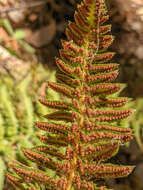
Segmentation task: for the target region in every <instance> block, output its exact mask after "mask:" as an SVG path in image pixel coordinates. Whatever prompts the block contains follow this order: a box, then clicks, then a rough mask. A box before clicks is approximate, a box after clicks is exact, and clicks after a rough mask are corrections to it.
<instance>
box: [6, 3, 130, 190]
mask: <svg viewBox="0 0 143 190" xmlns="http://www.w3.org/2000/svg"><path fill="white" fill-rule="evenodd" d="M77 9H78V11H76V12H75V15H74V18H75V23H74V22H69V24H68V27H67V29H66V35H67V38H68V40H67V41H62V46H63V49H61V50H60V56H61V58H57V59H56V63H57V66H58V67H59V70H60V71H59V72H58V73H57V75H56V78H57V83H52V82H48V86H49V87H50V88H51V89H53V90H55V91H56V92H58V93H59V94H61V95H62V96H61V100H60V101H56V100H55V101H50V100H47V99H44V100H43V99H42V100H41V103H42V104H43V105H45V106H47V107H49V108H51V109H53V110H54V111H53V112H52V113H50V114H47V115H45V116H44V117H45V118H47V119H48V121H47V122H36V126H37V128H39V129H41V130H42V131H46V133H45V134H43V135H38V137H39V139H40V141H41V142H42V143H43V144H42V145H40V146H35V147H34V148H32V149H24V150H23V153H24V155H25V156H26V157H27V158H28V159H30V160H31V161H33V162H34V163H36V164H37V165H38V166H39V169H38V170H36V169H35V168H29V167H27V166H25V165H22V164H20V163H17V162H14V163H10V167H11V168H12V169H13V171H14V172H15V174H13V175H12V174H10V173H7V177H8V179H9V181H10V182H11V183H12V184H13V185H14V186H15V187H16V188H18V189H28V190H35V189H44V188H45V189H48V190H78V189H81V190H106V189H107V188H106V187H105V186H98V184H95V183H94V182H93V181H94V179H98V178H99V179H105V178H119V177H124V176H127V175H128V174H130V173H131V171H132V170H133V166H123V165H116V164H112V163H110V161H109V162H107V160H108V159H109V158H111V157H112V156H114V155H115V154H117V152H118V148H119V146H120V144H124V143H126V142H128V141H130V140H131V139H132V131H131V129H129V128H125V127H124V126H123V125H122V123H123V121H124V120H126V118H127V117H128V116H129V115H130V114H131V113H132V110H131V109H127V108H125V107H124V106H125V104H126V102H127V101H128V98H125V97H119V93H120V91H121V90H122V89H123V88H124V85H123V84H119V83H111V82H112V81H113V80H114V79H115V78H116V77H117V75H118V64H116V63H112V62H110V60H111V59H112V58H113V56H114V53H113V52H109V51H107V49H108V47H109V46H110V45H111V43H112V42H113V36H112V35H111V34H110V30H111V25H109V24H106V22H107V21H108V14H107V10H106V6H105V2H104V0H84V1H83V2H82V3H81V4H80V5H78V7H77ZM64 97H65V98H64Z"/></svg>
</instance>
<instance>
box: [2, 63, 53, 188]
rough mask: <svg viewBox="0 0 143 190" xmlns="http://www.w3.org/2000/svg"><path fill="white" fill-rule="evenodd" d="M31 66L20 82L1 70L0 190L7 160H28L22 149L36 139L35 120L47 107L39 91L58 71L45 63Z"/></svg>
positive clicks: (49, 93)
mask: <svg viewBox="0 0 143 190" xmlns="http://www.w3.org/2000/svg"><path fill="white" fill-rule="evenodd" d="M32 70H33V69H31V70H30V72H29V74H28V75H27V76H26V77H25V78H24V79H23V80H22V81H21V82H20V83H17V84H16V82H17V81H14V80H13V78H11V77H10V76H9V75H8V74H6V73H5V74H2V73H1V79H0V165H1V167H0V190H2V189H3V187H4V170H5V169H6V167H7V163H8V161H10V160H13V159H17V160H21V161H22V160H24V162H26V159H24V156H23V153H22V152H21V150H20V149H21V147H25V148H30V147H32V145H33V144H35V143H36V142H37V138H34V135H33V133H36V130H35V128H34V127H33V126H34V120H37V121H38V120H40V114H41V113H43V112H44V113H45V114H46V113H47V111H48V110H47V108H46V107H44V106H42V105H41V104H40V103H39V102H37V100H36V99H37V92H38V91H39V89H40V86H41V84H42V83H43V80H45V79H46V78H47V77H48V78H49V79H50V80H52V81H55V80H54V77H55V72H51V71H49V72H48V71H46V70H45V68H44V67H43V66H42V65H38V66H36V68H35V69H34V70H33V71H32ZM34 73H35V74H34ZM36 78H39V79H36ZM45 93H46V92H45ZM40 94H41V93H40ZM52 94H53V93H51V92H49V90H48V92H47V95H49V96H50V97H51V95H52ZM54 95H55V93H54ZM28 163H29V162H28ZM29 164H30V163H29Z"/></svg>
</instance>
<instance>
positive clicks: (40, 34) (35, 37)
mask: <svg viewBox="0 0 143 190" xmlns="http://www.w3.org/2000/svg"><path fill="white" fill-rule="evenodd" d="M26 32H27V37H26V38H25V41H27V42H28V43H29V44H31V45H32V46H34V47H36V48H40V47H43V46H45V45H47V44H49V43H50V42H51V41H52V40H53V38H54V36H55V34H56V24H55V21H54V20H53V19H52V20H51V22H50V24H49V25H47V26H44V27H41V28H40V29H38V30H36V31H34V32H32V31H29V30H27V31H26Z"/></svg>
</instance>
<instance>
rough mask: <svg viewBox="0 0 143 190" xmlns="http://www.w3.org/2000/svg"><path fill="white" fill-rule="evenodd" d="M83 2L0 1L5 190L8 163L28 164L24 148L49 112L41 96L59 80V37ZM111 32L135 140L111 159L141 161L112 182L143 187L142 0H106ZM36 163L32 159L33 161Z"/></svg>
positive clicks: (0, 174)
mask: <svg viewBox="0 0 143 190" xmlns="http://www.w3.org/2000/svg"><path fill="white" fill-rule="evenodd" d="M79 2H80V0H62V1H61V0H35V1H33V0H0V190H1V189H8V190H10V188H11V187H10V186H9V184H7V182H6V181H5V180H4V170H5V169H6V167H7V162H8V161H9V160H13V159H19V160H23V162H25V161H26V160H25V159H24V157H23V155H22V153H21V151H20V148H21V147H23V146H24V147H25V146H32V145H33V144H35V143H37V138H36V134H37V133H38V131H36V129H35V128H34V122H35V121H36V120H42V119H43V118H42V117H41V115H44V114H46V113H47V112H48V110H47V109H46V108H45V107H43V106H42V105H41V104H40V103H39V102H38V99H39V98H41V97H42V98H43V97H45V96H48V97H49V98H54V97H55V96H57V94H53V92H52V91H51V90H50V89H47V88H46V81H48V80H55V71H56V70H57V67H56V65H55V60H54V59H55V56H59V53H58V50H59V49H60V48H61V44H60V39H65V34H64V31H65V27H66V24H67V21H68V20H73V14H74V11H75V8H76V4H77V3H79ZM106 3H107V6H108V9H109V14H110V22H111V23H112V33H113V35H114V36H115V41H114V43H113V45H112V47H111V50H112V51H115V52H116V53H117V54H116V56H115V61H117V62H118V63H120V74H119V77H118V79H117V80H118V81H120V82H123V83H127V88H126V89H125V90H124V92H122V95H124V96H128V97H130V98H132V99H133V102H132V103H130V105H129V106H131V107H133V108H134V110H135V113H134V115H133V116H132V117H131V118H129V123H130V126H131V127H132V128H133V131H134V135H135V140H133V141H132V142H131V143H130V144H129V145H127V147H124V146H123V147H121V148H120V152H119V153H118V155H117V156H116V157H115V158H114V159H113V160H112V162H114V161H115V162H116V163H117V162H118V164H122V163H123V164H133V165H136V166H137V167H136V169H135V170H134V172H133V173H132V174H131V175H130V176H129V177H128V178H125V179H118V180H115V179H112V180H107V181H106V183H107V184H108V185H109V187H111V188H114V189H115V190H142V189H143V181H142V178H141V177H142V174H143V35H142V34H143V1H142V0H126V1H124V0H106ZM29 164H31V163H29Z"/></svg>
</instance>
